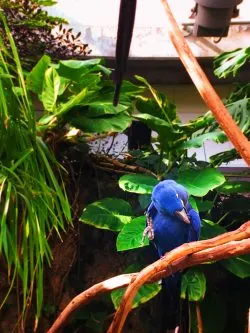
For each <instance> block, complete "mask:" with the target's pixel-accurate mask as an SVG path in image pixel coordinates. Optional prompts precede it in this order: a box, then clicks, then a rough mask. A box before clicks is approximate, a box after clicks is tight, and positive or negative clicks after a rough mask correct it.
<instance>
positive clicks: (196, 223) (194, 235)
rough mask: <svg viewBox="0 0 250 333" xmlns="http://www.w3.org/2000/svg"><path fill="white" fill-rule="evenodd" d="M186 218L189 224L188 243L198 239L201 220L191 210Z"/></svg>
mask: <svg viewBox="0 0 250 333" xmlns="http://www.w3.org/2000/svg"><path fill="white" fill-rule="evenodd" d="M188 216H189V219H190V224H191V227H190V229H189V233H188V242H194V241H197V240H199V238H200V230H201V220H200V216H199V214H198V213H197V212H196V210H194V209H193V208H192V209H190V210H189V212H188Z"/></svg>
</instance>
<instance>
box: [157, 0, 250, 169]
mask: <svg viewBox="0 0 250 333" xmlns="http://www.w3.org/2000/svg"><path fill="white" fill-rule="evenodd" d="M161 2H162V4H163V6H164V9H165V12H166V16H167V20H166V25H167V30H168V34H169V37H170V39H171V41H172V43H173V45H174V47H175V49H176V51H177V53H178V55H179V57H180V60H181V61H182V63H183V65H184V66H185V68H186V70H187V72H188V74H189V75H190V77H191V79H192V81H193V83H194V85H195V86H196V88H197V90H198V91H199V93H200V95H201V97H202V98H203V100H204V102H205V103H206V104H207V106H208V107H209V109H210V110H211V112H212V113H213V115H214V117H215V119H216V120H217V121H218V123H219V125H220V126H221V128H222V129H223V131H224V132H225V134H226V136H227V137H228V139H229V140H230V141H231V142H232V144H233V145H234V147H235V148H236V150H237V151H238V153H239V154H240V155H241V157H242V158H243V159H244V160H245V161H246V163H247V164H248V165H250V143H249V141H248V140H247V138H246V137H245V136H244V134H243V133H242V131H241V130H240V128H239V127H238V126H237V124H236V123H235V121H234V120H233V118H232V117H231V115H230V113H229V112H228V110H227V109H226V108H225V106H224V104H223V103H222V101H221V99H220V97H219V96H218V95H217V93H216V92H215V90H214V88H213V87H212V85H211V83H210V82H209V80H208V78H207V76H206V74H205V73H204V72H203V70H202V68H201V67H200V65H199V63H198V61H197V60H196V58H195V56H194V55H193V53H192V51H191V49H190V47H189V46H188V44H187V42H186V41H185V39H184V37H183V35H182V33H181V31H180V29H179V27H178V25H177V22H176V20H175V18H174V16H173V14H172V12H171V9H170V7H169V5H168V2H167V1H166V0H161Z"/></svg>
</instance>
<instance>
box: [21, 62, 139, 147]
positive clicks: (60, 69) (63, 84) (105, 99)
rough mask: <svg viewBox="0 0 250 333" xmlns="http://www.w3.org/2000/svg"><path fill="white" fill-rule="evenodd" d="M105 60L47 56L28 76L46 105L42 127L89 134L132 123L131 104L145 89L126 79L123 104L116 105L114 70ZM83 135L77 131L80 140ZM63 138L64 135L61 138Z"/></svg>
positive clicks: (45, 129) (119, 127)
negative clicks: (70, 128)
mask: <svg viewBox="0 0 250 333" xmlns="http://www.w3.org/2000/svg"><path fill="white" fill-rule="evenodd" d="M102 63H103V61H102V60H101V59H90V60H84V61H81V60H63V61H59V62H58V64H57V65H55V64H53V63H52V62H51V59H50V58H49V57H48V56H43V57H42V58H41V59H40V60H39V61H38V63H37V64H36V66H35V67H34V68H33V69H32V71H31V72H30V73H28V75H27V86H28V88H29V90H30V91H32V92H33V93H35V94H36V95H37V96H38V98H39V99H40V101H41V102H42V104H43V107H44V112H43V115H42V116H41V117H40V119H39V120H38V126H39V130H42V131H48V130H51V129H53V130H54V131H58V130H59V129H62V128H65V127H66V126H70V127H74V128H77V129H79V130H81V131H82V135H85V136H86V134H87V133H89V134H90V133H105V132H111V131H112V132H121V131H124V130H125V129H126V128H127V127H128V126H129V125H130V123H131V116H130V111H131V110H130V107H131V100H132V99H133V98H134V96H135V95H136V94H138V93H140V92H142V91H143V88H141V87H137V86H135V85H132V84H130V83H128V82H126V81H125V82H124V87H123V89H122V91H121V103H120V104H119V105H118V106H117V107H114V106H113V104H112V94H113V86H112V85H110V81H109V80H108V78H107V77H106V75H109V74H110V70H108V69H107V68H105V67H104V66H103V65H102ZM81 139H82V136H81V137H79V134H77V140H78V141H80V140H81ZM61 140H63V138H61Z"/></svg>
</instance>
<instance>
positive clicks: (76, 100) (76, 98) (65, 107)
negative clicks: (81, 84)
mask: <svg viewBox="0 0 250 333" xmlns="http://www.w3.org/2000/svg"><path fill="white" fill-rule="evenodd" d="M87 93H88V89H87V88H84V89H83V90H82V91H80V92H79V93H78V94H77V95H73V96H72V97H71V98H70V99H69V100H68V101H67V102H66V103H62V104H61V105H60V107H58V108H57V110H56V113H55V115H56V116H62V115H64V114H65V113H67V112H68V111H70V110H71V109H72V108H73V107H74V106H77V105H79V104H80V103H82V102H83V100H84V99H85V98H86V96H87Z"/></svg>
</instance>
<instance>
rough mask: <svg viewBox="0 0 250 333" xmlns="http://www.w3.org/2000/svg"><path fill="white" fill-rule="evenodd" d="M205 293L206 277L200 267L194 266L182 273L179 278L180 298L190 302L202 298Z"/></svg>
mask: <svg viewBox="0 0 250 333" xmlns="http://www.w3.org/2000/svg"><path fill="white" fill-rule="evenodd" d="M205 293H206V277H205V275H204V273H203V272H202V271H201V269H200V268H198V267H194V268H191V269H189V270H188V271H187V272H186V273H184V274H183V276H182V280H181V298H187V299H188V300H189V301H191V302H199V301H201V300H203V298H204V297H205Z"/></svg>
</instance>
